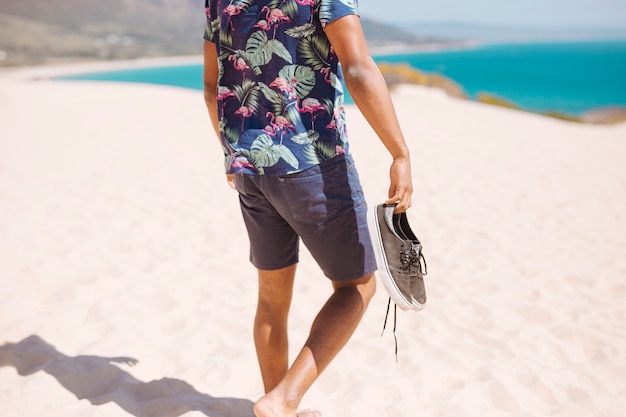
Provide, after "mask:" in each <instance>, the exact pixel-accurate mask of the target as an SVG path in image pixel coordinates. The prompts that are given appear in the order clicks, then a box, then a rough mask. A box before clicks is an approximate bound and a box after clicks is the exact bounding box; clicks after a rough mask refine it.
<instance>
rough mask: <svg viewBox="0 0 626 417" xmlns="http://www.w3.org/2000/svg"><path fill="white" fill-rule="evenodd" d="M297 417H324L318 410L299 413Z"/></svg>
mask: <svg viewBox="0 0 626 417" xmlns="http://www.w3.org/2000/svg"><path fill="white" fill-rule="evenodd" d="M297 417H322V413H320V412H319V411H317V410H302V411H298V414H297Z"/></svg>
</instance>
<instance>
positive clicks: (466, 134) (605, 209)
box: [0, 71, 626, 417]
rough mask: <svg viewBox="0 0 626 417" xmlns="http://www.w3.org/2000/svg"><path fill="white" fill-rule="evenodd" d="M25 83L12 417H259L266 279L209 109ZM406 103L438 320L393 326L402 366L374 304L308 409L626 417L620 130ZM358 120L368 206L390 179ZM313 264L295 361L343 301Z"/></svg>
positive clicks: (145, 90)
mask: <svg viewBox="0 0 626 417" xmlns="http://www.w3.org/2000/svg"><path fill="white" fill-rule="evenodd" d="M33 74H36V71H35V72H32V71H31V72H24V71H22V72H21V73H19V74H18V75H20V76H17V75H16V73H3V74H0V114H1V115H2V116H1V117H2V124H1V126H2V130H1V134H0V284H1V285H2V287H1V288H3V289H4V290H3V291H1V292H0V331H1V336H0V416H2V417H4V416H7V417H9V416H10V417H18V416H19V417H39V416H44V415H46V416H64V417H105V416H106V417H115V416H128V415H132V416H136V417H171V416H179V415H185V416H195V417H201V416H210V417H250V416H252V411H251V409H252V408H251V407H252V403H253V401H254V400H255V399H256V398H257V397H258V396H260V395H261V390H262V386H261V380H260V376H259V374H258V371H257V364H256V358H255V355H254V347H253V344H252V337H251V334H252V318H253V314H254V303H255V295H256V278H255V272H254V270H253V268H252V267H251V266H250V265H249V263H248V262H247V254H248V246H247V238H246V234H245V230H244V227H243V223H242V221H241V218H240V213H239V208H238V203H237V198H236V195H235V194H234V192H232V191H231V190H230V189H229V188H228V187H227V185H226V184H225V181H224V179H223V175H222V169H221V166H222V161H221V151H220V149H219V145H218V144H217V139H216V138H215V137H214V135H213V133H212V130H211V128H210V124H209V120H208V117H207V115H206V111H205V109H204V107H203V101H202V100H203V99H202V94H201V93H200V92H197V91H188V90H182V89H177V88H169V87H157V86H146V85H133V84H105V83H102V84H98V83H83V82H49V81H38V82H33V81H31V80H30V79H31V78H32V77H33ZM39 78H41V77H39ZM43 78H45V77H43ZM394 101H395V103H396V105H397V110H398V114H399V117H400V119H401V122H402V125H403V127H404V130H405V133H406V135H407V138H408V140H409V142H410V146H411V149H412V155H413V158H414V185H415V187H416V193H415V199H414V207H413V208H412V209H411V211H410V212H409V218H410V219H411V222H412V225H413V229H414V230H415V231H416V232H417V234H418V236H419V237H420V238H421V239H422V241H423V243H424V246H425V254H426V257H427V260H428V267H429V273H430V274H429V275H428V276H427V291H428V296H429V301H428V307H427V308H426V309H425V310H424V311H423V312H421V313H414V312H408V313H401V312H399V315H398V340H399V356H398V362H397V363H396V361H395V358H394V352H393V350H394V344H393V337H392V335H391V333H390V332H387V333H386V334H385V335H384V336H383V337H382V338H381V337H380V332H381V329H382V324H383V319H384V314H385V308H386V305H387V299H386V296H385V294H384V290H383V288H382V286H379V291H378V293H377V295H376V298H375V299H374V302H373V304H372V306H371V308H370V310H369V311H368V313H367V314H366V316H365V318H364V320H363V323H362V326H361V327H360V328H359V329H358V331H357V332H356V334H355V336H354V338H353V339H352V341H351V342H350V343H349V345H348V347H347V348H346V349H345V350H344V351H343V352H342V353H341V354H340V356H339V357H338V359H337V360H336V361H335V362H334V363H333V364H332V365H331V367H330V368H329V369H328V370H327V371H326V373H325V374H323V375H322V377H321V379H320V380H319V381H318V383H317V384H316V385H314V387H313V389H312V390H311V392H310V393H309V394H308V395H307V397H306V398H305V401H304V404H303V405H304V406H305V407H306V408H316V409H319V410H321V411H322V412H323V415H324V416H325V417H357V416H358V417H362V416H366V417H378V416H386V417H414V416H415V417H417V416H431V417H439V416H440V417H444V416H445V417H498V416H516V417H517V416H520V417H521V416H524V417H546V416H559V417H618V416H622V415H623V413H624V411H623V410H625V409H626V378H625V375H626V336H625V335H624V331H623V328H624V323H625V322H626V303H625V302H624V299H626V281H624V276H626V255H625V254H626V214H625V210H624V207H626V169H624V167H625V166H626V125H621V126H613V127H607V126H604V127H599V126H588V125H579V124H573V123H567V122H562V121H558V120H552V119H548V118H543V117H540V116H535V115H530V114H524V113H520V112H515V111H510V110H506V109H499V108H494V107H488V106H485V105H480V104H476V103H471V102H467V101H460V100H454V99H450V98H448V97H445V96H444V95H443V94H441V93H440V92H438V91H433V90H428V89H424V88H417V87H403V88H400V89H398V90H397V91H395V92H394ZM348 112H349V129H350V133H351V141H352V142H351V144H352V152H353V153H354V155H355V158H356V161H357V165H358V167H359V169H360V172H361V179H362V182H363V184H364V188H365V191H366V194H367V197H368V199H369V201H370V203H374V202H377V201H380V200H382V199H383V198H384V196H385V195H386V187H387V169H388V164H389V158H388V156H387V155H386V154H385V152H384V150H383V148H382V146H381V145H380V144H379V143H378V141H377V139H376V138H375V135H374V134H373V132H372V131H371V130H370V129H369V127H368V126H367V124H366V123H365V121H364V120H363V118H362V116H361V115H360V114H359V113H358V110H357V109H356V108H349V109H348ZM303 252H304V253H303V256H302V257H303V259H302V261H301V265H300V272H299V276H298V279H297V283H296V295H295V299H294V305H293V317H292V320H291V322H290V326H291V328H292V330H293V333H292V334H293V338H292V349H293V352H294V353H295V352H296V350H297V349H298V347H299V345H300V344H301V343H302V342H303V340H304V338H305V337H306V333H307V330H308V326H309V324H310V322H311V320H312V318H313V315H314V314H315V312H316V311H317V310H318V308H319V307H320V306H321V304H322V303H323V302H324V301H325V299H326V297H327V295H328V293H329V290H330V285H329V283H328V282H327V280H326V279H325V278H323V277H322V276H321V274H320V273H319V272H318V270H317V267H316V265H315V264H314V263H313V262H312V260H311V259H310V257H309V256H308V254H307V253H306V251H305V250H303Z"/></svg>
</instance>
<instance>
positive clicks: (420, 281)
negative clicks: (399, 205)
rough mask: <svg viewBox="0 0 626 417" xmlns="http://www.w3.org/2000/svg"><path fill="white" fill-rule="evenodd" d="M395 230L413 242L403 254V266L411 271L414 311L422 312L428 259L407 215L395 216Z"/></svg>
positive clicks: (410, 279)
mask: <svg viewBox="0 0 626 417" xmlns="http://www.w3.org/2000/svg"><path fill="white" fill-rule="evenodd" d="M393 224H394V230H395V231H396V232H397V233H398V235H399V236H400V237H402V238H403V239H405V240H407V241H410V242H411V249H410V250H409V251H406V252H405V253H403V254H402V257H403V264H406V265H407V266H408V268H409V271H410V278H409V281H410V288H411V296H412V297H413V305H412V308H413V310H418V311H419V310H422V309H423V308H424V307H425V304H426V288H425V287H424V275H426V274H427V273H428V270H427V266H426V259H425V258H424V254H423V253H422V244H421V243H420V241H419V239H418V238H417V237H416V236H415V233H413V230H411V226H409V221H408V219H407V217H406V213H400V214H394V215H393Z"/></svg>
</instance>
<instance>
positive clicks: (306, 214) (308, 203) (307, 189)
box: [279, 166, 341, 225]
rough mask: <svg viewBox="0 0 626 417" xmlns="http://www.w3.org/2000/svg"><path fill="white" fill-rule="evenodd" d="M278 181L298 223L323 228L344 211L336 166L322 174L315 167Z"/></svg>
mask: <svg viewBox="0 0 626 417" xmlns="http://www.w3.org/2000/svg"><path fill="white" fill-rule="evenodd" d="M279 181H280V185H281V188H282V191H283V193H284V195H285V200H286V201H287V204H288V205H289V210H290V211H291V215H292V217H293V218H294V220H296V221H300V222H304V223H309V224H314V225H321V224H322V223H324V222H325V221H326V220H327V219H329V218H331V217H332V216H334V215H335V214H337V213H338V212H339V210H340V209H341V196H340V195H339V193H338V191H339V168H338V167H337V166H335V167H332V168H331V169H326V170H323V171H322V170H321V169H320V166H316V167H313V168H309V169H307V170H305V171H302V172H299V173H297V174H293V175H289V176H286V177H281V178H280V180H279Z"/></svg>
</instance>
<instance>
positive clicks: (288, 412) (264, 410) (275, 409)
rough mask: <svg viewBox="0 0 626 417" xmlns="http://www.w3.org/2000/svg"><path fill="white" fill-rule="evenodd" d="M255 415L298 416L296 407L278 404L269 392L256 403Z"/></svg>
mask: <svg viewBox="0 0 626 417" xmlns="http://www.w3.org/2000/svg"><path fill="white" fill-rule="evenodd" d="M254 415H255V416H256V417H298V415H297V414H296V410H295V409H288V408H286V407H285V406H283V405H282V404H278V403H277V402H276V401H274V400H272V398H271V397H270V396H269V395H267V394H266V395H264V396H263V397H261V398H259V400H258V401H257V402H256V403H255V404H254ZM305 417H308V416H305Z"/></svg>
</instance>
